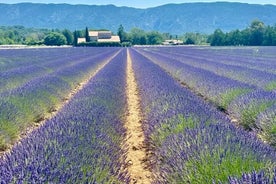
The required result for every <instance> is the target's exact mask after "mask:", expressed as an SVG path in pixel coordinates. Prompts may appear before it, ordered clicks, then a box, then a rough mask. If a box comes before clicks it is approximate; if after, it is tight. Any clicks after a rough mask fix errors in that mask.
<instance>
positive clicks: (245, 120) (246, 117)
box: [241, 101, 275, 130]
mask: <svg viewBox="0 0 276 184" xmlns="http://www.w3.org/2000/svg"><path fill="white" fill-rule="evenodd" d="M274 103H275V102H274V101H269V102H262V103H252V104H250V105H249V106H248V107H247V108H246V109H244V110H243V111H242V113H241V125H242V126H243V127H244V128H245V129H247V130H251V129H253V128H257V127H256V124H255V122H256V119H257V116H258V115H259V114H260V113H261V112H263V111H264V110H266V109H267V108H269V107H271V106H272V105H273V104H274Z"/></svg>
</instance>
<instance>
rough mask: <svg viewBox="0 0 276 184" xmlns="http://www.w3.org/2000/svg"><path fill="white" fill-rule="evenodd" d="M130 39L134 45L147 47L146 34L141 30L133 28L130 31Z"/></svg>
mask: <svg viewBox="0 0 276 184" xmlns="http://www.w3.org/2000/svg"><path fill="white" fill-rule="evenodd" d="M130 39H131V43H132V44H133V45H145V44H147V36H146V32H145V31H144V30H142V29H139V28H133V29H131V31H130Z"/></svg>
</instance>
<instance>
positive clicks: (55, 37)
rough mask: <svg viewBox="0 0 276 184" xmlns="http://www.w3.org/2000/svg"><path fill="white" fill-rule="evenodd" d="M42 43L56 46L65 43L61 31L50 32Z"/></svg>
mask: <svg viewBox="0 0 276 184" xmlns="http://www.w3.org/2000/svg"><path fill="white" fill-rule="evenodd" d="M44 44H45V45H57V46H60V45H65V44H66V38H65V36H64V35H63V34H61V33H58V32H51V33H49V34H48V35H47V36H46V37H45V39H44Z"/></svg>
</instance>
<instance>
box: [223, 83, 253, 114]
mask: <svg viewBox="0 0 276 184" xmlns="http://www.w3.org/2000/svg"><path fill="white" fill-rule="evenodd" d="M248 92H250V89H246V88H236V89H231V90H229V91H226V92H225V93H222V94H221V95H220V98H219V104H218V106H219V108H220V109H222V110H227V107H228V105H229V104H230V103H231V102H232V101H233V100H235V99H236V98H237V97H238V96H240V95H243V94H246V93H248Z"/></svg>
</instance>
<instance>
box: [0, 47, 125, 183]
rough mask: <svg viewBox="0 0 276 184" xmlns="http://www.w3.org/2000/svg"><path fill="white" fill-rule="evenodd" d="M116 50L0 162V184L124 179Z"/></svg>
mask: <svg viewBox="0 0 276 184" xmlns="http://www.w3.org/2000/svg"><path fill="white" fill-rule="evenodd" d="M125 59H126V52H125V51H121V53H120V54H119V55H117V56H116V57H115V58H114V59H113V60H112V61H111V62H110V63H109V64H108V65H106V66H105V68H104V69H103V70H101V71H100V72H99V73H98V74H97V75H96V76H95V77H94V78H93V79H91V80H90V82H89V83H88V84H87V85H86V86H85V87H84V88H83V90H81V91H79V92H78V93H77V94H76V95H75V97H74V98H73V99H72V100H71V101H70V102H69V103H68V104H67V105H66V106H65V107H64V108H63V109H62V110H61V111H60V112H59V113H58V114H57V116H56V117H54V118H53V119H51V120H48V121H47V122H46V123H45V124H44V125H43V126H42V127H40V128H39V129H37V130H35V131H34V132H33V133H32V134H31V135H29V136H28V137H27V138H25V139H24V140H22V141H21V143H19V144H17V145H16V146H15V147H14V148H13V149H12V150H11V153H9V154H6V155H5V156H4V157H3V158H2V159H1V161H0V175H1V179H0V182H1V183H128V182H129V179H128V175H127V173H126V171H124V169H123V168H124V167H123V166H124V165H125V156H124V155H125V150H124V137H125V134H126V131H125V129H124V126H123V118H122V117H123V115H124V113H125V109H126V95H125V90H124V89H125V77H126V76H125V72H124V71H125V65H126V62H125Z"/></svg>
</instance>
